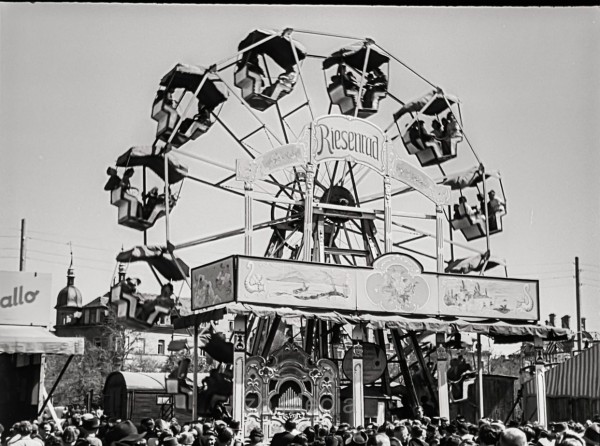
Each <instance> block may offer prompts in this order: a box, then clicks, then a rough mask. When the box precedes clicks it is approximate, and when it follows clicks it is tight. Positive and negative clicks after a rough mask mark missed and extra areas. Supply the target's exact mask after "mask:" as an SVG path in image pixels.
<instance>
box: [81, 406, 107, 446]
mask: <svg viewBox="0 0 600 446" xmlns="http://www.w3.org/2000/svg"><path fill="white" fill-rule="evenodd" d="M99 428H100V419H99V418H98V417H97V416H95V415H93V414H91V413H86V414H84V415H83V416H82V417H81V428H80V429H79V430H80V431H81V434H80V438H82V439H84V440H85V441H87V442H88V443H89V444H90V445H91V446H102V441H101V440H100V439H99V438H98V429H99Z"/></svg>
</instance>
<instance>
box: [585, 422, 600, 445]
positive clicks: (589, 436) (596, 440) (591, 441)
mask: <svg viewBox="0 0 600 446" xmlns="http://www.w3.org/2000/svg"><path fill="white" fill-rule="evenodd" d="M594 418H595V419H599V418H600V417H598V416H595V417H594ZM583 441H585V444H586V446H600V420H599V421H598V422H594V423H592V424H591V425H590V426H588V427H587V429H586V430H585V432H584V433H583Z"/></svg>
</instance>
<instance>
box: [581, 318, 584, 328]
mask: <svg viewBox="0 0 600 446" xmlns="http://www.w3.org/2000/svg"><path fill="white" fill-rule="evenodd" d="M581 331H585V318H584V317H582V318H581Z"/></svg>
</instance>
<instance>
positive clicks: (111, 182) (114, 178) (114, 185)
mask: <svg viewBox="0 0 600 446" xmlns="http://www.w3.org/2000/svg"><path fill="white" fill-rule="evenodd" d="M106 174H107V175H108V176H109V178H108V181H107V182H106V184H105V185H104V190H109V191H110V190H115V189H118V188H119V187H120V186H121V177H120V176H119V175H118V173H117V169H115V168H114V167H109V168H108V169H106Z"/></svg>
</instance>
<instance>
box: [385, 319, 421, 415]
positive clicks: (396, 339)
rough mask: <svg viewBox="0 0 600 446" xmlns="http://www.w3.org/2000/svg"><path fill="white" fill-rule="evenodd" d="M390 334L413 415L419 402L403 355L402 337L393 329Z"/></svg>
mask: <svg viewBox="0 0 600 446" xmlns="http://www.w3.org/2000/svg"><path fill="white" fill-rule="evenodd" d="M391 332H392V341H393V343H394V348H395V349H396V354H397V355H398V363H399V364H400V371H401V372H402V376H403V377H404V386H405V387H406V390H408V405H409V406H410V410H411V411H412V413H413V414H414V413H415V408H416V406H417V405H418V404H419V401H418V398H417V392H416V391H415V385H414V384H413V380H412V376H411V374H410V370H409V368H408V362H407V361H406V355H405V354H404V348H403V347H402V337H401V336H400V332H399V331H398V330H397V329H393V330H391Z"/></svg>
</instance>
